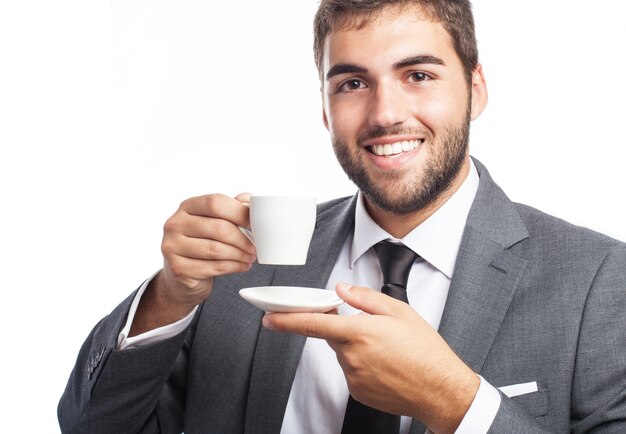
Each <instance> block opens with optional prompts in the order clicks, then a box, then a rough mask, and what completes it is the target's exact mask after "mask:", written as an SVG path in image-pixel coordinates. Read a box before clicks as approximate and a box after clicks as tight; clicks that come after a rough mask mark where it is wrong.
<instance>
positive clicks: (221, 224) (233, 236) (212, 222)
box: [164, 211, 256, 257]
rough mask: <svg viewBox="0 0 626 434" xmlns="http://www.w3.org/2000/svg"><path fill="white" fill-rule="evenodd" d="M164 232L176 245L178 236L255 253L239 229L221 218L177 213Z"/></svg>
mask: <svg viewBox="0 0 626 434" xmlns="http://www.w3.org/2000/svg"><path fill="white" fill-rule="evenodd" d="M164 232H165V235H166V236H172V237H173V238H172V241H175V242H177V243H178V242H179V241H180V240H179V239H178V237H179V236H183V237H187V238H197V239H203V240H215V241H217V242H220V243H223V244H227V245H231V246H234V247H236V248H238V249H240V250H242V251H244V252H247V253H248V254H252V255H253V254H255V253H256V249H255V247H254V245H253V244H252V242H250V240H249V239H248V238H246V236H244V235H243V234H242V233H241V231H240V230H239V227H238V226H237V225H236V224H234V223H233V222H230V221H228V220H224V219H221V218H214V217H201V216H195V215H189V214H187V213H185V212H184V211H182V212H181V211H179V212H177V213H176V214H174V216H172V218H170V219H169V220H168V221H167V222H166V224H165V226H164ZM192 257H195V256H192ZM200 257H204V256H200Z"/></svg>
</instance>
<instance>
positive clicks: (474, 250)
mask: <svg viewBox="0 0 626 434" xmlns="http://www.w3.org/2000/svg"><path fill="white" fill-rule="evenodd" d="M474 162H475V164H476V168H477V169H478V172H479V175H480V184H479V188H478V192H477V194H476V198H475V200H474V203H473V204H472V208H471V210H470V213H469V216H468V221H467V225H466V229H465V232H464V234H463V239H462V241H461V248H460V250H459V256H458V257H457V261H456V266H455V270H454V275H453V278H452V282H451V284H450V290H449V293H448V299H447V301H446V306H445V308H444V312H443V316H442V318H441V323H440V325H439V333H440V334H441V335H442V336H443V338H444V339H445V340H446V341H447V342H448V344H449V345H450V346H451V347H452V348H453V349H454V350H455V351H456V353H457V354H458V355H459V356H460V357H461V359H463V360H464V361H465V362H466V363H467V364H468V365H469V366H470V367H471V368H472V369H473V370H474V371H475V372H480V370H481V368H482V366H483V363H484V361H485V359H486V357H487V353H488V352H489V349H490V348H491V344H492V343H493V340H494V338H495V336H496V334H497V333H498V329H499V328H500V324H501V323H502V320H503V318H504V316H505V314H506V311H507V309H508V307H509V304H510V303H511V301H512V299H513V295H514V293H515V290H516V289H517V286H518V284H519V282H520V280H521V277H522V275H523V273H524V271H525V270H526V267H527V265H528V261H527V260H526V259H524V258H521V257H519V256H517V255H515V254H514V253H513V252H511V251H510V250H509V249H510V247H512V246H513V245H515V244H517V243H518V242H520V241H521V240H523V239H525V238H527V237H528V232H527V230H526V227H525V225H524V224H523V222H522V221H521V219H520V217H519V214H518V212H517V209H516V208H515V206H514V204H513V203H512V202H511V201H510V200H509V199H508V198H507V197H506V195H505V194H504V192H502V190H500V188H499V187H498V186H497V185H496V184H495V183H494V182H493V180H492V179H491V177H490V176H489V173H488V172H487V170H486V169H485V168H484V166H482V164H480V163H479V162H478V161H476V160H475V161H474Z"/></svg>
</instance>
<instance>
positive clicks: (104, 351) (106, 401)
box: [58, 293, 196, 433]
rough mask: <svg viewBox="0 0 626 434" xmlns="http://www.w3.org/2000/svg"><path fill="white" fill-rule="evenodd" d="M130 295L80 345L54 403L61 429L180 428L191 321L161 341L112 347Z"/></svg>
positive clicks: (173, 430)
mask: <svg viewBox="0 0 626 434" xmlns="http://www.w3.org/2000/svg"><path fill="white" fill-rule="evenodd" d="M134 295H135V294H134V293H133V294H132V295H131V296H130V297H129V298H128V299H126V300H125V301H124V302H123V303H122V304H120V305H119V306H118V307H117V308H116V309H115V310H114V311H113V312H111V314H109V315H108V316H107V317H105V318H104V319H103V320H102V321H100V322H99V323H98V324H97V325H96V326H95V328H94V329H93V330H92V331H91V333H90V335H89V337H88V338H87V340H86V341H85V342H84V344H83V346H82V347H81V350H80V352H79V354H78V357H77V360H76V364H75V366H74V369H73V371H72V373H71V375H70V378H69V381H68V383H67V386H66V389H65V392H64V394H63V396H62V397H61V401H60V402H59V406H58V417H59V424H60V426H61V430H62V432H63V433H113V432H115V433H141V432H146V433H147V432H149V433H154V432H163V433H179V432H181V431H182V426H183V414H184V405H185V403H184V396H185V390H186V372H187V359H188V353H189V347H190V342H191V339H192V335H193V330H194V328H195V322H196V321H195V320H194V321H193V322H192V324H191V325H190V326H189V327H188V328H187V329H186V330H185V331H183V332H181V333H180V334H178V335H176V336H173V337H171V338H168V339H166V340H164V341H161V342H157V343H153V344H149V345H146V346H142V347H139V348H134V349H127V350H124V351H120V350H116V349H115V347H116V340H117V337H118V334H119V332H120V330H121V329H122V327H123V326H124V322H125V320H126V316H127V313H128V309H129V307H130V304H131V302H132V300H133V298H134Z"/></svg>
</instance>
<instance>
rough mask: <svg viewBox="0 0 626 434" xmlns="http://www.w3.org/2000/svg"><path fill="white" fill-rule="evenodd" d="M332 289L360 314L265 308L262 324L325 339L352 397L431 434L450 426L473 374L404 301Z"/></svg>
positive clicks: (470, 393)
mask: <svg viewBox="0 0 626 434" xmlns="http://www.w3.org/2000/svg"><path fill="white" fill-rule="evenodd" d="M337 294H338V295H339V296H340V297H341V298H342V299H343V300H344V301H345V302H346V303H348V304H350V305H351V306H353V307H355V308H357V309H360V310H362V311H363V312H364V313H362V314H359V315H354V316H339V315H332V314H319V313H271V314H267V315H266V316H265V317H264V318H263V325H264V326H265V327H267V328H269V329H272V330H278V331H285V332H292V333H297V334H301V335H304V336H310V337H316V338H321V339H325V340H326V341H327V342H328V344H329V345H330V347H331V348H332V349H333V350H334V351H335V353H336V354H337V359H338V361H339V364H340V365H341V368H342V369H343V372H344V374H345V376H346V380H347V382H348V388H349V390H350V394H351V395H352V397H353V398H354V399H356V400H358V401H360V402H362V403H364V404H366V405H369V406H371V407H375V408H378V409H379V410H383V411H386V412H389V413H394V414H402V415H406V416H412V417H414V418H416V419H418V420H421V421H422V422H424V423H425V424H427V425H428V427H429V428H430V429H431V430H432V431H434V432H436V433H440V432H441V433H444V432H454V430H455V429H456V428H457V427H458V425H459V424H460V422H461V420H462V419H463V416H464V415H465V413H466V412H467V410H468V408H469V407H470V405H471V403H472V401H473V399H474V396H475V395H476V392H477V390H478V385H479V383H480V380H479V378H478V376H477V375H476V374H475V373H474V372H472V370H471V369H470V368H469V367H468V366H467V365H465V364H464V363H463V362H462V361H461V360H460V359H459V358H458V357H457V356H456V354H455V353H454V352H453V351H452V349H451V348H450V347H449V346H448V345H447V344H446V342H445V341H444V340H443V338H442V337H441V336H440V335H439V334H438V333H437V332H436V331H435V330H434V329H433V328H432V327H431V326H430V325H429V324H428V323H427V322H426V321H425V320H424V319H423V318H422V317H421V316H420V315H418V314H417V313H416V312H415V311H414V310H413V309H412V308H411V307H410V306H409V305H408V304H406V303H404V302H401V301H399V300H395V299H393V298H391V297H389V296H386V295H384V294H381V293H379V292H377V291H374V290H372V289H368V288H363V287H356V286H353V287H349V286H348V285H345V284H339V285H337Z"/></svg>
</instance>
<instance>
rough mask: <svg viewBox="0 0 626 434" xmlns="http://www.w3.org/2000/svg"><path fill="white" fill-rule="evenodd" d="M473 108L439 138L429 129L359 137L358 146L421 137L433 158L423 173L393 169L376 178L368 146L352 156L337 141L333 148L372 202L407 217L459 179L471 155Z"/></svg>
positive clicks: (372, 132) (381, 130) (384, 131)
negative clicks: (384, 139)
mask: <svg viewBox="0 0 626 434" xmlns="http://www.w3.org/2000/svg"><path fill="white" fill-rule="evenodd" d="M469 111H470V108H469V104H468V110H467V112H466V114H465V117H464V119H463V120H462V122H461V123H460V124H459V125H454V126H451V127H448V128H446V129H444V130H443V132H442V133H441V135H440V136H439V137H437V138H435V137H434V136H433V134H432V133H431V132H430V131H429V130H424V129H411V128H406V127H404V128H398V127H394V128H374V129H371V130H368V131H366V132H365V133H364V134H362V135H361V136H359V137H358V138H357V144H358V143H361V142H363V141H365V140H368V139H372V138H377V137H384V136H390V135H391V136H392V135H417V136H419V137H423V138H424V139H425V140H424V142H423V143H422V144H420V145H419V146H426V147H428V148H429V149H428V151H430V152H429V156H428V159H427V160H426V161H425V162H424V167H423V170H421V171H414V172H413V173H407V171H405V170H404V171H393V170H389V171H386V172H384V173H383V174H382V175H380V176H377V177H376V179H373V178H372V176H371V175H370V174H369V173H368V171H367V164H366V161H365V159H366V158H368V157H367V156H366V155H364V154H363V152H368V151H367V150H366V149H365V148H364V147H362V146H357V147H356V149H357V152H355V153H351V152H350V148H349V146H347V145H345V144H344V143H342V142H341V141H339V140H336V139H333V149H334V150H335V155H336V156H337V160H338V161H339V164H340V165H341V167H342V168H343V170H344V172H345V173H346V175H348V178H350V180H352V182H354V184H356V186H357V187H358V188H359V190H361V192H362V193H363V194H364V195H365V197H366V199H367V200H368V202H370V203H372V204H373V205H374V206H376V207H377V208H379V209H381V210H382V211H386V212H389V213H392V214H396V215H405V214H411V213H415V212H417V211H420V210H423V209H424V208H426V207H428V206H429V205H431V204H432V203H434V202H435V201H436V200H437V199H438V198H439V197H440V196H441V194H442V193H443V192H445V191H446V190H447V189H448V188H450V185H451V184H452V182H453V181H454V180H455V179H456V177H457V176H458V174H459V171H460V170H461V167H462V166H463V161H464V159H465V156H466V155H467V149H468V144H469V129H470V112H469Z"/></svg>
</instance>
